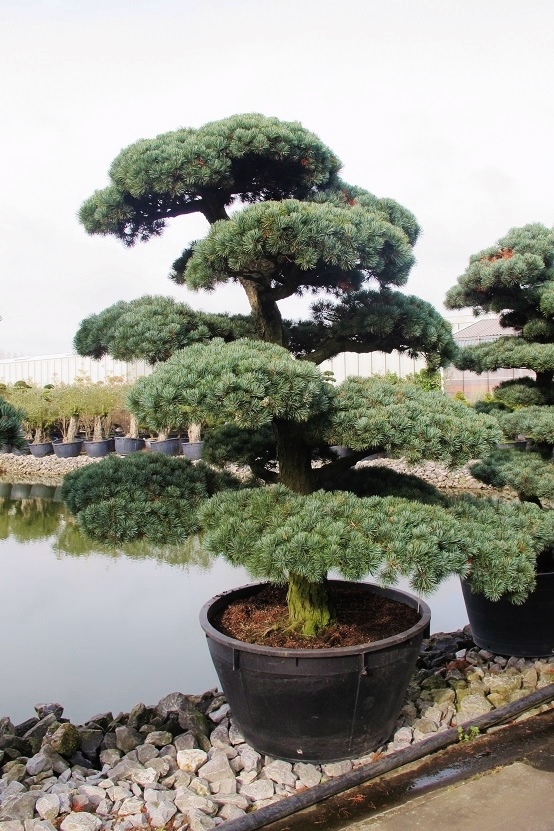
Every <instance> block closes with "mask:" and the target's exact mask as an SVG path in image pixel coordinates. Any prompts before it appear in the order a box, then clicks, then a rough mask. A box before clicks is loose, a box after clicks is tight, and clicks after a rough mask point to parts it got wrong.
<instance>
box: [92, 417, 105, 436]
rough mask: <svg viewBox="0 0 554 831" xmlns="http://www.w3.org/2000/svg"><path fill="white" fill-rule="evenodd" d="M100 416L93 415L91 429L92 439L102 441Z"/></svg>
mask: <svg viewBox="0 0 554 831" xmlns="http://www.w3.org/2000/svg"><path fill="white" fill-rule="evenodd" d="M102 438H103V436H102V416H94V430H93V431H92V440H93V441H102Z"/></svg>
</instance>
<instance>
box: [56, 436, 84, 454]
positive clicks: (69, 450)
mask: <svg viewBox="0 0 554 831" xmlns="http://www.w3.org/2000/svg"><path fill="white" fill-rule="evenodd" d="M53 447H54V453H55V454H56V456H57V457H58V459H74V458H75V457H76V456H80V455H81V450H82V449H83V440H82V439H76V440H75V441H65V442H55V443H54V445H53Z"/></svg>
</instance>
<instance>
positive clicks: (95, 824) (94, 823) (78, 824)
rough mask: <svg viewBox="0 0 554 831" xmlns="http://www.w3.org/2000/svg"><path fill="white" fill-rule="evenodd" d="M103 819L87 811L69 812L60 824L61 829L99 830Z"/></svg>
mask: <svg viewBox="0 0 554 831" xmlns="http://www.w3.org/2000/svg"><path fill="white" fill-rule="evenodd" d="M101 827H102V820H101V819H100V817H97V816H96V815H95V814H89V813H88V812H87V811H78V812H77V813H71V814H68V815H67V816H66V817H65V818H64V819H63V820H62V823H61V825H60V828H61V831H99V829H100V828H101Z"/></svg>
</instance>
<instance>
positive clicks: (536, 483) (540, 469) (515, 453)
mask: <svg viewBox="0 0 554 831" xmlns="http://www.w3.org/2000/svg"><path fill="white" fill-rule="evenodd" d="M470 470H471V475H472V476H474V477H475V478H476V479H479V480H480V481H481V482H484V483H485V484H487V485H492V486H493V487H495V488H504V487H506V486H508V487H510V488H513V490H515V491H516V492H517V494H518V496H519V498H520V499H521V500H522V501H524V502H535V503H537V504H539V505H542V501H543V500H549V501H551V500H552V499H554V465H553V464H552V461H550V460H546V459H543V458H542V457H541V455H540V454H539V453H534V452H531V451H524V452H523V451H519V450H511V449H507V450H496V451H494V452H493V453H491V454H490V455H488V456H487V457H486V458H485V459H483V461H482V462H478V463H477V464H474V465H472V466H471V468H470Z"/></svg>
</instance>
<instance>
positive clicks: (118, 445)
mask: <svg viewBox="0 0 554 831" xmlns="http://www.w3.org/2000/svg"><path fill="white" fill-rule="evenodd" d="M140 450H144V439H131V438H129V437H127V436H116V437H115V452H116V453H119V455H120V456H128V455H129V453H137V452H138V451H140Z"/></svg>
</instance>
